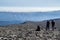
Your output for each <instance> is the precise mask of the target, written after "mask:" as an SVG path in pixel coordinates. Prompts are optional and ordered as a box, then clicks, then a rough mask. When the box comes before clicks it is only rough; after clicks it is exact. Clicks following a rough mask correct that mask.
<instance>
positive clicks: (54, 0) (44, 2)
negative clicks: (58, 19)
mask: <svg viewBox="0 0 60 40" xmlns="http://www.w3.org/2000/svg"><path fill="white" fill-rule="evenodd" d="M0 6H8V7H10V6H13V7H15V6H17V7H18V6H19V7H58V6H60V0H0Z"/></svg>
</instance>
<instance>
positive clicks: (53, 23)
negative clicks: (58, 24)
mask: <svg viewBox="0 0 60 40" xmlns="http://www.w3.org/2000/svg"><path fill="white" fill-rule="evenodd" d="M51 24H52V30H53V31H54V29H55V22H54V20H52V21H51Z"/></svg>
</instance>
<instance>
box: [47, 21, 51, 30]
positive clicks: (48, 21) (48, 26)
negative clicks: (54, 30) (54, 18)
mask: <svg viewBox="0 0 60 40" xmlns="http://www.w3.org/2000/svg"><path fill="white" fill-rule="evenodd" d="M49 25H50V23H49V21H47V23H46V31H47V30H49V29H50V28H49Z"/></svg>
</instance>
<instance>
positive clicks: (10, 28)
mask: <svg viewBox="0 0 60 40" xmlns="http://www.w3.org/2000/svg"><path fill="white" fill-rule="evenodd" d="M45 24H46V23H43V22H42V23H34V22H24V23H22V24H12V25H7V26H1V27H0V38H1V37H7V38H8V37H11V38H20V39H19V40H60V29H58V28H56V29H55V30H54V31H52V30H51V29H50V30H47V31H46V30H45V26H46V25H45ZM38 25H39V27H40V31H36V29H37V26H38ZM14 40H15V39H14ZM16 40H18V39H16Z"/></svg>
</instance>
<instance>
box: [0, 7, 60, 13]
mask: <svg viewBox="0 0 60 40" xmlns="http://www.w3.org/2000/svg"><path fill="white" fill-rule="evenodd" d="M57 10H60V7H0V11H2V12H48V11H57Z"/></svg>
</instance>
